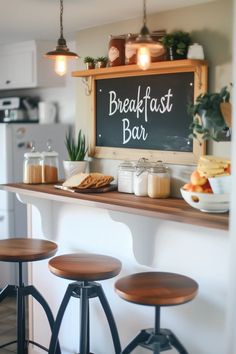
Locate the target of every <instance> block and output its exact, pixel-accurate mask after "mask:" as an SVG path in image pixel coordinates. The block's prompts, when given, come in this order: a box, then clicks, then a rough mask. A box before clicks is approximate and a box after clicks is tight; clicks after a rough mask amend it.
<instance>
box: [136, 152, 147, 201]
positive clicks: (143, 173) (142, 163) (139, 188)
mask: <svg viewBox="0 0 236 354" xmlns="http://www.w3.org/2000/svg"><path fill="white" fill-rule="evenodd" d="M150 167H151V164H150V162H149V161H148V159H145V158H141V159H139V160H138V162H137V164H136V166H135V172H134V194H135V195H137V196H142V197H144V196H147V195H148V169H149V168H150Z"/></svg>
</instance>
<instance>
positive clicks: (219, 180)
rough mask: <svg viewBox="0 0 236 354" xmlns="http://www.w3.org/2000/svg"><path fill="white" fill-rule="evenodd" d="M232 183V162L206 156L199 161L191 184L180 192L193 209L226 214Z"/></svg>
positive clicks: (191, 177)
mask: <svg viewBox="0 0 236 354" xmlns="http://www.w3.org/2000/svg"><path fill="white" fill-rule="evenodd" d="M230 183H231V175H230V161H229V160H228V159H223V158H218V157H214V156H211V155H205V156H202V157H201V158H200V159H199V163H198V166H197V169H196V170H195V171H193V172H192V174H191V176H190V182H189V183H186V184H185V185H184V186H183V187H182V188H181V189H180V191H181V194H182V197H183V199H184V200H185V201H186V202H187V203H188V204H189V205H190V206H191V207H193V208H195V209H198V210H201V211H203V212H209V213H224V212H227V211H228V210H229V204H230V193H229V191H230Z"/></svg>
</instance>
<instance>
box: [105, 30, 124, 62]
mask: <svg viewBox="0 0 236 354" xmlns="http://www.w3.org/2000/svg"><path fill="white" fill-rule="evenodd" d="M124 64H125V36H112V35H110V41H109V48H108V66H119V65H124Z"/></svg>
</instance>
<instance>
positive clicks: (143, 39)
mask: <svg viewBox="0 0 236 354" xmlns="http://www.w3.org/2000/svg"><path fill="white" fill-rule="evenodd" d="M146 23H147V14H146V0H143V27H142V28H141V31H140V33H139V35H138V37H137V38H136V39H135V40H130V41H128V42H127V43H126V48H127V49H128V50H137V64H138V65H139V66H140V68H141V69H143V70H145V69H147V68H148V67H149V65H150V62H151V53H152V52H153V53H155V56H160V55H162V54H164V52H165V49H164V47H163V45H162V44H161V43H160V42H156V41H154V40H153V39H152V37H151V35H150V32H149V30H148V27H147V24H146Z"/></svg>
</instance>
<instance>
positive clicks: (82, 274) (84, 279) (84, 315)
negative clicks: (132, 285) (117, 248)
mask: <svg viewBox="0 0 236 354" xmlns="http://www.w3.org/2000/svg"><path fill="white" fill-rule="evenodd" d="M48 265H49V269H50V271H51V272H52V273H53V274H55V275H56V276H58V277H61V278H65V279H71V280H75V281H74V282H72V283H70V284H69V285H68V287H67V289H66V292H65V294H64V297H63V299H62V302H61V305H60V307H59V310H58V313H57V317H56V321H55V326H54V330H53V332H52V337H51V342H50V346H49V354H54V352H55V349H56V344H57V342H58V336H59V332H60V327H61V323H62V320H63V317H64V314H65V311H66V308H67V306H68V303H69V301H70V299H71V298H72V297H76V298H79V300H80V344H79V353H80V354H91V352H90V314H89V313H90V311H89V301H90V299H91V298H93V299H95V298H97V299H98V300H99V301H100V304H101V306H102V308H103V311H104V314H105V316H106V319H107V322H108V325H109V328H110V332H111V337H112V341H113V345H114V350H115V354H120V353H121V345H120V339H119V334H118V331H117V327H116V323H115V320H114V317H113V314H112V311H111V308H110V305H109V303H108V300H107V298H106V296H105V293H104V291H103V289H102V285H101V284H100V283H98V282H97V280H105V279H109V278H113V277H115V276H116V275H117V274H119V272H120V270H121V266H122V264H121V262H120V261H119V260H118V259H116V258H113V257H109V256H104V255H101V254H92V253H72V254H64V255H61V256H57V257H54V258H52V259H50V261H49V262H48Z"/></svg>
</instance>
